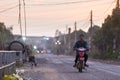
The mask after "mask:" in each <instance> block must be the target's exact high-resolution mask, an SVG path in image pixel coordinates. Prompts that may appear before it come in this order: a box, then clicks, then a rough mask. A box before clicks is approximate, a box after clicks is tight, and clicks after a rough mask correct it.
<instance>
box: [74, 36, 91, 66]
mask: <svg viewBox="0 0 120 80" xmlns="http://www.w3.org/2000/svg"><path fill="white" fill-rule="evenodd" d="M79 37H80V40H78V41H77V42H76V43H75V45H74V47H73V48H74V50H76V58H75V64H74V65H73V67H76V63H77V61H78V59H79V52H78V50H77V49H78V48H81V47H83V48H85V49H86V51H88V50H89V49H88V44H87V42H86V41H85V40H84V35H83V34H80V36H79ZM87 60H88V54H87V53H86V52H85V54H84V62H85V64H84V65H85V66H87V67H88V65H87V64H86V62H87Z"/></svg>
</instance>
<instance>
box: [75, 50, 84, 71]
mask: <svg viewBox="0 0 120 80" xmlns="http://www.w3.org/2000/svg"><path fill="white" fill-rule="evenodd" d="M77 50H78V52H79V58H78V61H77V64H76V67H77V69H78V71H79V72H82V71H83V69H85V65H84V54H85V51H86V49H85V48H78V49H77Z"/></svg>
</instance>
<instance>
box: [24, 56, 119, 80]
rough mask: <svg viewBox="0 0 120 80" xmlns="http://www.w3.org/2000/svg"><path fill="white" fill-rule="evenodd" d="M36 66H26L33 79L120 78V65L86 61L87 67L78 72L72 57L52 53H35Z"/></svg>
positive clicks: (98, 79) (113, 79) (114, 79)
mask: <svg viewBox="0 0 120 80" xmlns="http://www.w3.org/2000/svg"><path fill="white" fill-rule="evenodd" d="M36 58H37V63H38V66H37V67H34V68H33V69H31V68H30V67H29V66H27V67H26V68H25V69H26V70H27V76H29V77H31V78H33V80H120V65H111V64H105V63H100V62H93V61H88V64H89V68H87V69H86V70H84V71H83V73H79V72H78V70H77V69H76V68H74V67H73V64H74V57H70V56H63V55H60V56H57V55H53V54H39V55H36Z"/></svg>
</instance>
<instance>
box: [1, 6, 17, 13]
mask: <svg viewBox="0 0 120 80" xmlns="http://www.w3.org/2000/svg"><path fill="white" fill-rule="evenodd" d="M18 6H19V5H18V4H17V5H15V6H12V7H9V8H7V9H4V10H1V11H0V13H3V12H6V11H9V10H11V9H14V8H16V7H18Z"/></svg>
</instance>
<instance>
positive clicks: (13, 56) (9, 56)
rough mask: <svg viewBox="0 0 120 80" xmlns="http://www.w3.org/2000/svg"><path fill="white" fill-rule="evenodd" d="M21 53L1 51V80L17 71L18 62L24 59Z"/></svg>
mask: <svg viewBox="0 0 120 80" xmlns="http://www.w3.org/2000/svg"><path fill="white" fill-rule="evenodd" d="M24 58H25V57H24V54H23V53H22V52H21V51H0V80H2V77H3V76H4V75H5V74H7V75H8V74H12V73H14V72H15V69H16V62H21V61H23V59H24Z"/></svg>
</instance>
